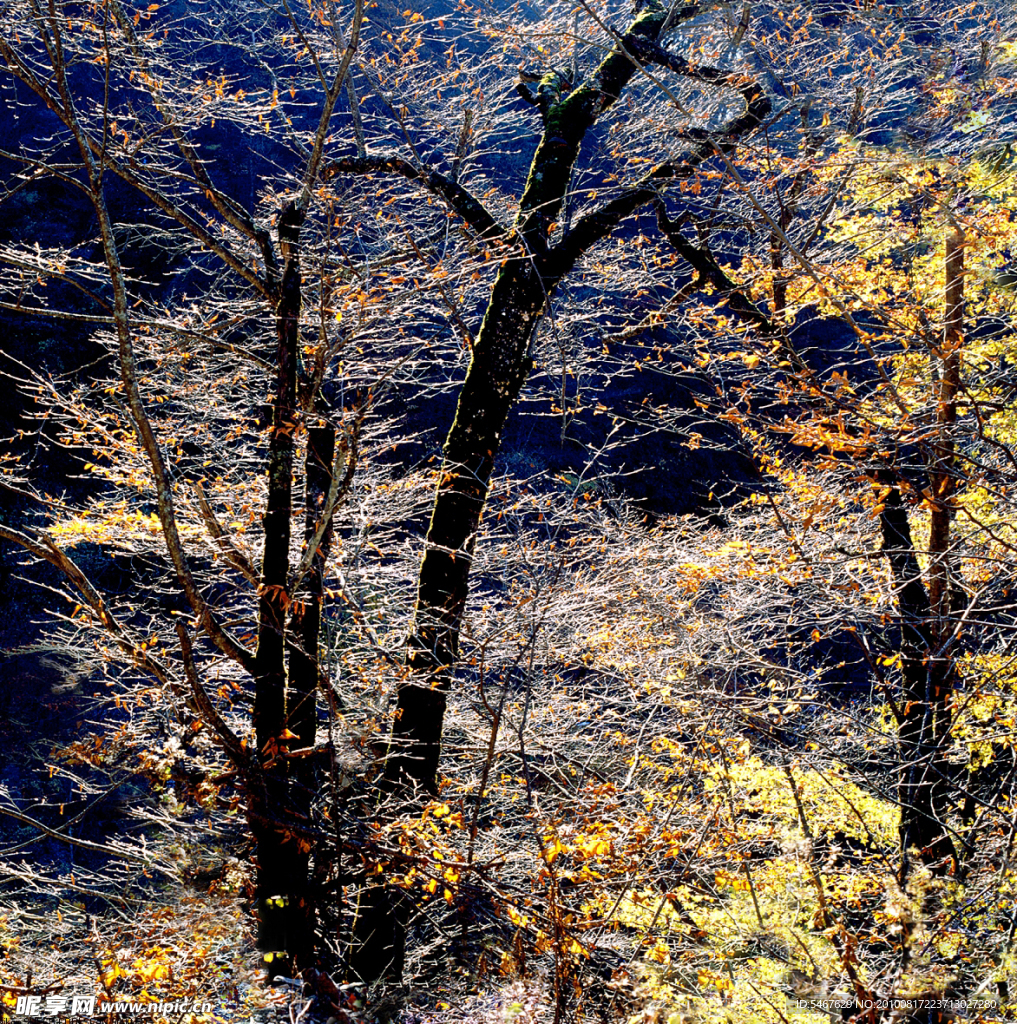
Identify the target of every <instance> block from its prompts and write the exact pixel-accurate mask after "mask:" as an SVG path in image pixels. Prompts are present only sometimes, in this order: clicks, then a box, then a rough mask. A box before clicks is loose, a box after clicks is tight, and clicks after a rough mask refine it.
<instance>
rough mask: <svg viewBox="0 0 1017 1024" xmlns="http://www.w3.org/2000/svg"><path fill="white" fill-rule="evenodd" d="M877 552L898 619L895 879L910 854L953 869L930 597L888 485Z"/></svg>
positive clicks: (903, 511)
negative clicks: (892, 587)
mask: <svg viewBox="0 0 1017 1024" xmlns="http://www.w3.org/2000/svg"><path fill="white" fill-rule="evenodd" d="M880 525H881V527H882V533H883V553H884V554H885V555H886V556H887V558H888V559H889V561H890V566H891V568H892V571H893V577H894V582H895V584H896V586H897V604H898V607H899V608H900V616H901V651H900V655H901V674H902V676H903V692H902V700H901V707H902V719H901V721H900V723H899V730H898V742H899V743H900V781H899V783H898V787H897V794H898V799H899V801H900V844H901V871H900V875H901V880H902V882H903V881H904V880H905V879H906V877H907V875H908V873H909V870H910V851H911V850H912V849H917V850H918V853H919V856H920V858H921V860H922V862H923V863H927V864H930V865H931V864H940V865H945V864H947V863H953V862H954V861H955V860H956V852H955V850H954V846H953V843H952V841H951V840H950V837H949V835H948V833H947V831H946V828H945V826H944V825H943V823H942V812H943V803H944V797H945V785H944V783H945V781H946V777H945V766H944V764H943V756H942V749H941V743H942V741H943V739H944V738H945V736H946V734H947V730H948V725H949V719H948V710H947V707H946V703H945V699H944V694H945V689H944V680H943V679H942V678H941V677H940V675H939V673H940V671H941V665H940V663H939V662H938V661H937V660H936V659H934V658H933V657H932V652H933V650H934V640H933V633H932V628H931V621H930V620H931V616H930V606H929V596H928V594H927V592H926V590H925V586H924V584H923V583H922V579H921V569H920V568H919V565H918V559H917V557H916V556H915V549H914V543H913V541H912V539H911V527H910V525H909V523H908V515H907V508H906V506H905V505H904V502H903V501H902V500H901V495H900V490H899V489H898V488H897V487H891V489H890V492H889V494H887V496H886V498H885V501H884V505H883V511H882V513H881V514H880Z"/></svg>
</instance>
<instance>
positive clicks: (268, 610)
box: [250, 204, 307, 974]
mask: <svg viewBox="0 0 1017 1024" xmlns="http://www.w3.org/2000/svg"><path fill="white" fill-rule="evenodd" d="M298 221H299V216H298V214H297V213H296V209H295V207H294V206H293V205H292V204H291V205H290V207H288V208H287V210H286V211H284V213H283V215H282V216H281V217H280V229H279V232H280V242H281V244H282V247H283V251H284V255H285V259H286V263H285V268H284V271H283V279H282V283H281V286H280V292H279V302H278V305H277V307H276V336H277V346H276V393H275V402H274V408H273V413H272V434H271V437H270V439H269V450H268V495H267V499H266V503H265V514H264V518H263V522H264V531H265V548H264V554H263V558H262V569H261V586H260V598H259V607H258V650H257V653H256V655H255V694H254V731H255V741H256V743H257V747H258V749H257V765H258V767H259V773H258V777H257V779H256V780H255V781H253V782H252V787H251V788H252V793H251V794H250V800H251V822H252V828H253V831H254V836H255V843H256V848H257V854H256V856H257V881H256V887H257V903H258V915H259V934H258V946H259V948H260V949H261V950H262V952H263V955H264V959H265V962H266V964H267V965H268V967H269V973H270V974H271V973H274V972H275V971H276V970H288V969H290V965H289V964H288V963H287V960H288V959H289V957H290V956H291V955H292V954H293V953H294V952H295V951H299V950H298V947H299V946H300V944H301V941H302V939H301V937H300V931H301V930H300V929H299V928H298V927H297V923H298V921H297V916H298V915H297V911H298V906H299V905H300V902H301V901H302V900H303V899H304V896H305V893H304V890H305V887H306V881H307V871H306V858H305V859H304V861H303V871H301V860H300V858H299V856H298V847H297V843H296V841H295V839H294V838H293V837H292V836H287V831H286V824H287V823H286V818H287V817H289V812H290V807H289V793H288V790H289V786H288V784H287V777H286V776H287V771H286V760H285V758H284V757H282V756H281V754H282V752H283V749H284V747H285V742H286V741H285V739H284V733H285V732H286V729H287V715H286V660H285V658H286V618H287V613H288V610H289V607H290V595H289V592H288V584H289V569H290V519H291V516H292V511H293V464H294V448H295V441H294V434H295V433H296V426H297V403H296V382H297V352H298V343H299V325H300V305H301V292H300V262H299V259H298V256H297V240H298V232H299V223H298ZM286 232H292V233H293V234H294V236H295V237H287V235H286V234H285V233H286ZM301 874H302V875H303V877H300V876H301Z"/></svg>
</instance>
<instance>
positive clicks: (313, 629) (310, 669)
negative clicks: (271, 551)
mask: <svg viewBox="0 0 1017 1024" xmlns="http://www.w3.org/2000/svg"><path fill="white" fill-rule="evenodd" d="M334 458H335V428H334V427H333V426H332V425H331V424H330V423H328V422H327V421H325V420H324V419H323V420H321V421H320V422H319V423H318V424H317V425H316V426H311V427H309V428H308V431H307V454H306V458H305V461H304V540H305V542H306V543H307V544H311V543H314V537H315V534H316V533H317V530H318V525H319V523H320V522H321V520H322V518H323V517H324V516H325V515H326V513H327V512H328V510H327V508H326V504H327V499H328V492H329V486H330V485H331V483H332V464H333V460H334ZM331 543H332V524H331V518H330V517H329V520H328V522H327V523H326V525H325V529H324V532H323V533H322V535H321V540H320V541H319V542H318V545H317V550H316V551H315V552H314V554H313V556H312V558H311V564H310V567H309V568H308V570H307V574H306V576H305V577H304V579H303V581H302V583H301V585H300V586H299V589H298V590H297V593H296V596H295V599H294V601H293V604H292V613H291V616H290V632H289V675H288V679H287V685H286V726H287V728H288V729H289V731H290V732H291V733H295V734H296V739H293V740H292V741H291V746H292V747H294V748H296V749H307V748H309V747H313V746H314V739H315V733H316V732H317V727H318V713H317V707H318V702H317V693H318V642H319V638H320V634H321V613H322V606H323V598H324V578H325V561H326V559H327V558H328V552H329V548H330V547H331ZM289 767H290V771H289V800H290V806H289V815H288V816H289V817H291V818H292V820H293V821H294V823H295V824H297V825H300V824H304V825H309V824H310V820H311V800H312V797H313V796H314V776H315V771H314V765H313V760H312V759H311V758H303V759H298V760H295V761H293V762H291V764H290V766H289ZM287 846H288V848H289V871H290V878H291V892H290V897H291V899H292V900H293V901H294V902H293V907H292V911H291V914H290V917H291V920H292V923H293V926H294V928H295V934H294V935H293V936H292V938H291V941H290V945H289V950H288V951H289V953H290V956H291V957H293V958H295V960H296V961H297V963H305V962H307V960H308V958H309V957H310V956H311V954H312V953H313V951H314V935H315V924H316V920H315V918H316V914H315V911H316V908H315V903H314V899H313V894H312V893H311V892H310V891H309V888H308V885H309V878H310V874H309V871H310V856H309V851H310V844H309V843H300V844H298V843H297V842H296V841H295V840H294V841H293V842H291V843H289V844H287Z"/></svg>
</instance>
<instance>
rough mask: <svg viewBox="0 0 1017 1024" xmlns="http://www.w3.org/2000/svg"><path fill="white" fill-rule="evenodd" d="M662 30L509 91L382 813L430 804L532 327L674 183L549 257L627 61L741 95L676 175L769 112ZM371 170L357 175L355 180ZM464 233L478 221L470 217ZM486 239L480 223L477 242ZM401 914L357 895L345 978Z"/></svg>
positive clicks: (385, 946) (396, 927)
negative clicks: (494, 228)
mask: <svg viewBox="0 0 1017 1024" xmlns="http://www.w3.org/2000/svg"><path fill="white" fill-rule="evenodd" d="M698 10H699V9H698V7H695V6H691V5H690V6H688V7H683V8H680V9H679V10H677V11H676V12H675V14H676V16H677V18H679V19H682V18H689V17H692V16H693V15H694V14H696V13H698ZM670 18H671V12H670V11H669V10H668V9H667V8H665V7H664V6H663V5H662V4H658V3H649V4H646V5H645V9H644V10H642V12H641V13H639V14H638V15H637V16H636V18H635V20H634V21H633V22H632V23H631V24H630V26H629V28H628V31H627V32H626V33H625V34H624V35H623V36H621V37H620V38H619V39H618V42H617V44H616V45H615V47H614V48H613V49H612V50H611V52H610V53H609V54H608V56H607V57H605V58H604V60H603V61H602V62H601V63H600V65H599V66H598V67H597V69H596V70H595V71H594V72H593V74H592V75H590V77H589V78H588V79H587V80H586V82H584V83H583V84H582V85H580V86H579V87H577V88H575V89H573V90H571V91H570V83H569V82H568V81H567V80H566V77H565V76H564V74H562V73H561V72H558V71H549V72H548V73H547V74H545V75H544V76H543V78H542V79H541V80H540V83H539V85H538V87H537V89H536V94H535V95H533V94H530V93H529V92H528V91H527V90H526V89H525V88H523V89H521V92H522V94H523V95H525V96H526V98H527V99H529V100H530V101H531V102H533V103H534V105H535V106H537V107H538V108H539V110H540V114H541V117H542V119H543V133H542V135H541V139H540V142H539V144H538V146H537V150H536V153H535V154H534V157H533V161H532V163H531V166H530V173H529V177H528V178H527V182H526V187H525V189H524V191H523V194H522V197H521V198H520V201H519V208H518V213H517V216H516V219H515V223H514V224H513V228H512V231H511V232H510V233H509V235H508V237H507V239H506V241H507V242H508V244H509V245H510V246H511V249H512V250H513V251H511V252H510V253H509V255H508V256H507V257H506V259H505V260H504V262H503V263H502V265H501V269H500V270H499V271H498V275H497V277H496V279H495V282H494V286H493V289H492V292H491V297H490V300H489V301H488V305H487V310H486V312H485V315H484V319H483V322H482V324H481V327H480V331H479V333H478V335H477V340H476V343H475V346H474V351H473V358H472V359H471V361H470V365H469V369H468V370H467V373H466V379H465V381H464V383H463V390H462V393H461V394H460V397H459V404H458V406H457V409H456V416H455V420H454V421H453V423H452V427H451V429H450V430H449V433H448V437H447V438H446V441H445V446H444V458H443V462H442V467H441V472H440V474H439V478H438V487H437V494H436V496H435V502H434V508H433V510H432V513H431V521H430V525H429V528H428V532H427V539H426V546H425V552H424V557H423V560H422V562H421V566H420V575H419V578H418V589H417V604H416V610H415V615H414V621H413V626H412V628H411V630H410V636H409V639H408V643H407V666H408V668H409V669H410V672H409V673H408V675H407V677H406V678H405V679H403V680H401V681H400V682H399V684H398V688H397V693H396V708H395V715H394V720H393V726H392V732H391V736H390V741H389V745H388V750H387V753H386V759H385V766H384V771H383V776H382V780H381V789H382V793H383V794H384V795H387V796H389V798H390V800H391V805H390V810H389V812H388V813H390V814H393V815H394V814H397V813H400V812H402V811H404V810H411V809H413V808H414V807H415V806H417V805H419V802H420V801H421V800H422V799H426V798H427V797H429V796H434V795H435V794H437V792H438V762H439V757H440V753H441V739H442V728H443V723H444V717H445V707H446V700H447V694H448V690H449V686H450V682H451V669H452V667H453V665H454V664H455V662H456V659H457V657H458V651H459V633H460V628H461V624H462V619H463V613H464V610H465V607H466V599H467V595H468V591H469V573H470V566H471V563H472V559H473V552H474V548H475V546H476V540H477V533H478V530H479V528H480V519H481V516H482V514H483V511H484V506H485V504H486V502H487V495H488V488H489V485H490V480H491V473H492V471H493V469H494V460H495V456H496V454H497V452H498V447H499V445H500V442H501V435H502V430H503V429H504V426H505V421H506V418H507V417H508V413H509V410H510V409H511V407H512V403H513V402H514V401H515V399H516V396H517V395H518V394H519V390H520V388H521V387H522V386H523V383H524V382H525V380H526V378H527V376H528V374H529V372H530V369H531V367H532V360H531V359H530V356H529V348H530V344H531V341H532V338H533V335H534V333H535V331H536V328H537V324H538V323H539V321H540V318H541V316H542V315H543V313H544V310H545V308H546V305H547V303H548V302H549V300H550V299H551V298H552V296H553V295H554V293H555V291H556V289H557V287H558V284H559V283H560V281H561V280H562V278H563V277H564V276H565V274H567V273H568V272H569V270H571V268H572V267H573V266H574V265H575V262H576V261H577V260H578V259H579V258H580V257H581V256H582V255H583V254H584V253H585V252H586V251H588V250H589V249H590V247H592V246H593V245H594V244H595V243H596V242H597V241H599V240H600V239H601V238H604V237H606V236H607V235H608V234H609V233H610V232H611V231H612V230H613V229H614V227H616V226H617V225H618V224H619V223H620V222H621V220H623V219H624V218H625V217H627V216H629V215H630V214H631V213H632V212H634V211H635V210H636V209H638V208H639V207H640V206H642V205H644V204H647V203H650V202H652V201H654V200H655V199H656V198H658V196H659V192H658V188H657V181H659V180H660V179H662V178H668V177H672V176H673V175H674V174H675V173H676V172H675V169H674V166H673V165H671V164H664V165H661V167H659V168H657V169H656V170H655V171H653V172H651V174H650V175H649V176H648V177H647V178H646V179H644V181H643V182H641V183H639V184H638V185H637V186H635V187H633V188H631V189H628V190H623V191H622V192H621V193H620V195H619V196H618V197H617V198H616V199H613V200H611V201H609V202H608V203H606V204H605V205H604V206H603V207H601V208H600V209H598V210H596V211H595V212H593V213H590V214H588V215H586V216H584V217H582V218H581V219H580V220H579V221H578V222H577V223H576V224H575V225H573V227H572V229H571V230H570V231H569V232H567V233H565V234H564V235H563V237H562V238H561V240H560V241H558V242H557V243H555V244H553V245H552V244H551V242H550V235H551V231H552V230H553V225H554V223H555V221H556V220H557V218H558V217H559V215H560V214H561V211H562V208H563V205H564V201H565V196H566V195H567V193H568V189H569V183H570V181H571V177H572V172H573V168H574V166H575V163H576V160H577V158H578V156H579V151H580V147H581V145H582V143H583V139H584V138H585V136H586V133H587V132H588V130H589V129H590V128H591V127H592V126H593V124H594V123H595V122H596V121H597V119H598V117H599V116H600V115H601V114H602V113H603V112H604V111H605V110H607V108H608V107H610V106H611V105H612V104H613V103H614V102H615V101H616V100H617V98H618V97H619V96H620V95H621V93H622V92H623V90H624V89H625V87H626V85H627V84H628V82H629V79H630V78H631V77H632V76H633V74H635V73H636V70H637V64H636V61H637V60H640V61H645V62H647V63H651V62H659V63H662V64H664V65H665V66H667V67H670V68H672V69H673V70H676V71H678V73H679V74H684V75H688V76H690V77H693V78H699V79H701V80H704V81H709V82H711V83H714V84H726V85H728V86H730V87H732V88H736V89H738V90H739V91H740V92H741V93H742V96H743V97H744V99H745V103H746V112H745V114H744V115H742V116H740V117H737V118H734V119H733V120H732V121H731V122H730V124H729V125H728V127H727V129H726V130H724V131H722V132H717V133H715V134H711V135H709V136H708V137H706V140H705V141H700V142H698V143H697V144H696V146H695V147H693V154H694V155H693V156H692V157H690V159H689V160H688V163H689V164H691V163H693V162H695V161H698V160H702V159H704V158H706V157H708V156H711V155H713V154H714V153H715V152H716V149H717V148H718V147H721V148H724V147H730V145H731V139H733V138H736V137H737V136H738V135H740V134H741V133H743V132H745V131H748V130H750V129H752V128H754V127H755V126H757V125H758V124H759V123H760V121H761V120H762V118H763V117H764V116H765V115H766V113H767V112H768V111H769V109H770V105H769V101H768V100H767V98H766V97H765V95H764V93H763V91H762V89H761V88H759V87H758V86H757V85H755V83H752V82H751V80H748V79H746V78H745V77H744V76H738V77H737V78H735V77H734V76H727V75H726V74H724V73H723V72H720V71H718V70H716V69H712V68H695V67H693V66H692V65H690V64H689V63H688V62H687V61H685V60H684V58H680V57H676V56H674V55H671V54H668V53H667V51H666V50H665V49H664V48H663V47H661V46H659V45H658V44H657V38H658V36H659V35H660V34H661V31H662V30H663V28H664V26H665V24H667V22H668V21H669V19H670ZM390 163H391V162H390ZM392 166H393V167H395V164H394V163H393V164H392ZM374 168H375V165H374V164H371V165H370V166H369V167H368V168H367V169H374ZM353 169H356V168H353ZM487 219H488V220H489V219H490V218H487ZM470 222H471V223H479V220H478V218H477V217H476V216H472V217H471V218H470ZM489 230H490V225H488V227H487V228H486V229H485V231H489ZM409 907H410V900H409V898H408V897H407V896H406V895H403V894H400V895H395V894H393V893H390V892H387V891H386V890H384V889H381V888H377V889H370V890H367V891H365V892H362V894H361V903H360V907H359V909H358V913H357V916H356V921H355V924H354V943H353V953H352V958H353V960H352V962H353V965H354V970H355V971H356V972H357V973H359V974H360V975H361V976H362V977H365V978H369V977H378V976H379V974H386V975H387V976H388V977H389V978H395V977H397V976H398V974H399V973H400V972H401V969H402V962H403V943H404V939H405V928H406V922H407V914H408V912H409ZM372 957H374V958H375V960H374V962H373V963H372V962H371V958H372ZM386 965H388V966H387V967H386Z"/></svg>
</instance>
